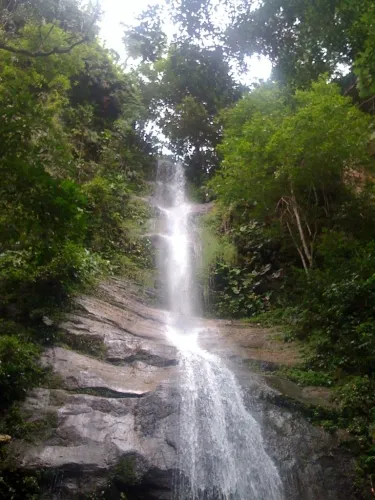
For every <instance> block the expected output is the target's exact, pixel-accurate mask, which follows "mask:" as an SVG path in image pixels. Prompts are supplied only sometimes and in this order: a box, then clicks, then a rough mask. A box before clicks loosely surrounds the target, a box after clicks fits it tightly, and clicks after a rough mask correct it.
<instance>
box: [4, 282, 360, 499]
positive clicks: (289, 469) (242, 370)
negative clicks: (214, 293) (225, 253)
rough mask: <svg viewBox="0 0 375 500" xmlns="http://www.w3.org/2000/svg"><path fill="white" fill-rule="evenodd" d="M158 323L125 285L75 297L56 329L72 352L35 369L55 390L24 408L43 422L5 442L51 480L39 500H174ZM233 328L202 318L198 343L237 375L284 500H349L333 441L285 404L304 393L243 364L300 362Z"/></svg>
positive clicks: (170, 420)
mask: <svg viewBox="0 0 375 500" xmlns="http://www.w3.org/2000/svg"><path fill="white" fill-rule="evenodd" d="M164 322H165V313H164V312H163V311H160V310H156V309H152V308H149V307H147V306H145V305H143V304H141V303H140V302H138V301H137V300H136V299H135V298H134V297H133V296H132V294H131V291H130V289H129V287H128V286H127V285H126V284H124V283H122V282H121V281H113V282H111V283H106V284H103V285H102V286H101V287H100V290H99V293H98V296H96V297H81V298H80V299H79V300H78V301H77V310H76V311H75V312H74V314H71V315H70V316H69V317H67V318H66V320H65V321H64V322H63V323H62V324H61V328H62V329H63V330H64V331H65V334H66V338H67V339H69V342H70V345H71V346H72V347H73V346H78V347H79V350H80V352H75V351H74V350H72V349H68V348H65V347H64V348H63V347H55V348H52V349H48V350H47V351H46V352H45V354H44V357H43V363H44V364H45V365H46V366H49V367H51V368H52V369H53V371H54V372H55V374H56V383H55V386H56V388H40V389H35V390H34V391H32V392H31V393H30V394H29V397H28V398H27V400H26V402H25V405H24V410H25V414H26V415H27V416H28V418H29V419H30V421H34V422H37V421H41V422H47V424H48V425H46V426H45V428H43V430H42V431H41V432H40V433H39V435H35V436H34V439H33V441H32V442H23V441H14V442H13V443H12V444H11V446H12V448H13V450H14V452H15V453H16V454H17V455H18V456H20V457H21V459H20V460H21V463H20V466H21V467H22V468H24V469H27V470H43V471H44V472H46V471H47V472H48V471H49V478H51V477H52V478H53V479H52V480H51V479H49V480H48V481H46V486H45V492H44V497H43V498H45V499H48V500H65V499H66V500H70V499H72V500H73V499H84V498H90V496H89V495H91V494H92V493H94V492H98V491H102V490H103V489H105V488H107V487H108V484H113V485H115V486H116V488H117V489H116V491H117V492H118V491H119V490H120V491H126V492H127V495H128V498H129V499H130V498H137V499H143V498H144V499H165V500H167V499H171V498H172V497H173V495H172V483H173V477H175V474H176V470H177V467H178V456H177V449H178V422H179V415H178V412H179V406H180V396H179V391H178V376H177V375H178V366H176V365H177V363H178V361H177V360H178V356H177V352H176V349H175V347H174V346H172V345H170V343H169V341H168V339H167V338H166V337H165V335H164ZM240 330H241V331H240ZM240 330H239V325H238V324H231V323H230V322H224V321H221V322H220V321H219V322H216V323H214V322H212V321H207V329H206V333H205V335H204V336H203V337H202V343H203V344H204V345H205V346H206V347H207V349H209V350H210V351H211V352H218V353H219V354H220V355H223V356H224V355H225V356H227V359H228V363H230V367H231V369H233V370H234V372H235V373H236V376H237V379H238V380H239V382H240V384H241V386H242V388H243V393H244V400H245V404H246V406H247V408H248V409H249V411H251V413H252V414H253V416H254V417H255V418H256V419H257V420H258V421H259V422H260V424H261V426H262V429H263V437H264V441H265V445H266V448H267V451H268V453H269V455H270V456H271V457H272V458H273V460H274V461H275V463H276V464H277V466H278V468H279V470H280V475H281V477H282V479H283V481H284V489H285V500H352V499H354V496H353V494H352V493H351V491H352V490H351V476H352V472H353V464H352V461H351V459H350V457H348V456H346V455H345V453H344V452H343V451H342V450H341V449H340V448H339V445H338V441H337V439H336V438H334V437H332V436H330V435H328V434H327V433H325V432H324V431H323V430H322V429H320V428H318V427H313V426H312V425H310V424H309V423H308V422H307V421H306V420H304V418H302V416H301V415H299V413H298V412H296V411H295V410H291V409H290V408H288V407H287V405H286V404H284V403H283V402H284V399H285V398H286V396H285V394H284V392H285V391H286V390H287V391H289V394H287V396H288V397H293V398H295V399H296V400H297V401H299V403H301V401H302V402H304V401H305V399H304V398H307V397H308V396H307V395H306V394H305V393H303V394H302V393H301V390H300V389H299V388H297V386H295V387H290V385H288V384H287V385H285V384H284V383H276V382H275V380H271V379H270V380H268V379H267V377H266V376H264V375H262V374H255V373H253V372H252V371H251V370H249V368H248V365H249V362H248V360H249V359H251V360H252V361H254V359H255V360H259V362H261V363H275V362H277V360H278V359H281V360H282V362H285V361H286V360H287V359H289V360H291V363H292V362H294V361H295V359H296V356H293V355H292V353H291V352H289V351H286V350H285V348H284V346H281V347H279V348H278V347H277V344H276V343H275V342H274V341H273V340H272V339H271V336H270V334H269V333H267V332H266V331H261V330H260V329H254V328H250V327H247V330H246V329H244V328H243V326H242V327H241V328H240ZM249 339H250V340H249ZM231 341H232V345H231ZM233 341H234V344H233ZM85 349H86V350H87V352H88V354H87V353H85V352H84V351H85ZM278 349H279V350H280V352H278ZM288 349H289V347H288ZM269 382H272V384H270V383H269ZM301 398H302V399H301ZM285 401H286V399H285ZM312 402H313V401H312ZM117 494H118V493H117ZM118 495H119V494H118ZM99 498H100V497H99ZM108 498H113V499H114V500H115V499H116V498H119V496H116V494H115V493H114V494H113V495H111V494H110V496H109V497H108ZM241 500H242V499H241ZM243 500H246V499H243Z"/></svg>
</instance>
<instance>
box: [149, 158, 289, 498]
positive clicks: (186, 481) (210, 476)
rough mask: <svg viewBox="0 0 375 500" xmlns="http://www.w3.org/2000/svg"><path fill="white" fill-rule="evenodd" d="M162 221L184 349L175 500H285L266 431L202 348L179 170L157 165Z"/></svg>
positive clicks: (176, 332)
mask: <svg viewBox="0 0 375 500" xmlns="http://www.w3.org/2000/svg"><path fill="white" fill-rule="evenodd" d="M158 200H159V208H160V211H161V214H162V217H163V218H164V219H165V221H164V227H165V231H166V233H165V241H166V243H167V244H166V245H165V246H164V262H163V263H162V264H161V272H162V273H163V274H165V275H166V276H165V277H166V280H167V295H168V304H169V309H170V322H169V326H168V332H167V333H168V336H169V337H170V339H171V341H172V342H173V343H174V344H175V345H176V347H177V348H178V350H179V368H180V379H181V383H180V392H181V407H180V440H179V450H178V452H179V476H178V478H176V486H175V492H174V493H175V498H176V500H282V499H283V494H282V484H281V480H280V477H279V474H278V472H277V469H276V467H275V465H274V464H273V462H272V460H271V459H270V457H269V456H268V455H267V453H266V451H265V449H264V444H263V439H262V435H261V429H260V426H259V424H258V423H257V421H256V420H255V419H254V418H253V416H252V415H251V414H250V413H249V412H248V411H247V410H246V408H245V406H244V403H243V398H242V393H241V389H240V387H239V385H238V383H237V381H236V379H235V377H234V375H233V373H232V372H231V371H230V370H229V369H228V368H227V367H226V365H225V363H224V362H223V361H222V360H221V359H220V358H219V357H218V356H216V355H213V354H211V353H209V352H207V351H205V350H204V349H202V348H200V347H199V332H200V330H201V326H200V325H199V321H198V320H197V318H194V313H195V311H194V307H193V304H194V302H195V300H194V292H195V290H194V287H193V279H192V278H193V274H194V272H193V269H194V268H193V258H192V254H193V252H192V249H193V242H192V241H190V235H191V234H193V231H192V229H191V217H190V215H189V214H190V207H189V204H188V203H187V201H186V199H185V186H184V173H183V169H182V166H181V165H178V164H177V165H172V164H170V163H166V162H162V163H161V164H160V166H159V193H158Z"/></svg>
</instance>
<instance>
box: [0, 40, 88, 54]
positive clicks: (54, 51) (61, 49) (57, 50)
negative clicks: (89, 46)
mask: <svg viewBox="0 0 375 500" xmlns="http://www.w3.org/2000/svg"><path fill="white" fill-rule="evenodd" d="M88 40H89V37H88V36H85V37H83V38H81V39H80V40H77V41H76V42H75V43H72V44H71V45H69V47H55V48H53V49H51V50H47V51H42V50H37V51H35V52H33V51H31V50H27V49H17V48H16V47H12V46H10V45H6V44H5V43H2V42H0V49H2V50H6V51H7V52H12V54H19V55H23V56H28V57H48V56H52V55H53V54H69V52H71V51H72V50H73V49H74V47H77V46H78V45H82V44H83V43H85V42H87V41H88Z"/></svg>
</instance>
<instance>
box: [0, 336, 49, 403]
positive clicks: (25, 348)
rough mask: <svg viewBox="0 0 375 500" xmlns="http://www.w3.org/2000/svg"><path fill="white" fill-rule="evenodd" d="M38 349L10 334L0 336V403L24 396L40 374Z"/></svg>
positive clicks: (39, 377)
mask: <svg viewBox="0 0 375 500" xmlns="http://www.w3.org/2000/svg"><path fill="white" fill-rule="evenodd" d="M39 353H40V351H39V349H38V347H37V346H36V345H35V344H32V343H31V342H25V340H21V339H18V338H17V337H15V336H12V335H2V336H0V390H1V399H2V400H1V405H2V406H4V405H5V406H6V405H8V404H9V403H10V402H11V401H14V400H15V399H21V398H23V397H24V396H25V392H26V391H27V389H30V388H31V387H33V386H34V385H35V384H36V383H37V382H39V380H40V379H41V376H42V373H43V371H42V369H41V368H40V367H39V365H38V358H39Z"/></svg>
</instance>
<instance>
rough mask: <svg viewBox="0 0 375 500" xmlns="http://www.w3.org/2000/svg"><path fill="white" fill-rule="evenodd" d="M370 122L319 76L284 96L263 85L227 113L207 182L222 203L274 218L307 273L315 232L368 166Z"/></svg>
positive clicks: (265, 218) (266, 218)
mask: <svg viewBox="0 0 375 500" xmlns="http://www.w3.org/2000/svg"><path fill="white" fill-rule="evenodd" d="M369 121H370V118H369V117H368V116H366V115H365V114H364V113H362V112H361V111H359V110H357V109H356V108H355V107H354V106H352V104H351V100H350V98H347V97H343V96H341V95H340V92H339V88H338V87H337V86H335V85H332V84H327V83H325V82H324V80H320V81H318V82H317V83H314V84H313V86H312V88H311V89H310V90H305V91H297V92H296V94H295V96H289V97H287V96H286V95H285V94H284V93H283V92H282V91H281V90H279V89H278V88H277V87H276V88H275V87H273V86H269V87H268V88H267V87H262V88H260V89H258V90H256V91H254V92H252V93H251V94H249V95H248V96H247V97H246V98H244V99H243V100H242V101H241V102H239V103H238V104H237V106H236V107H235V108H234V109H233V110H230V111H228V112H227V113H226V117H225V123H226V126H225V128H224V141H223V144H222V145H221V146H220V149H221V152H222V153H223V156H224V161H223V166H222V168H221V169H220V170H219V172H218V173H217V174H216V176H215V178H214V179H213V181H212V186H213V188H214V190H215V192H216V194H217V195H218V197H219V199H220V200H222V201H223V202H224V203H225V204H227V205H230V204H231V203H234V204H239V205H244V206H247V207H252V209H253V213H254V214H257V217H259V219H260V220H261V221H262V222H264V221H268V223H277V225H278V226H279V227H280V228H281V230H282V234H284V235H285V237H286V238H288V237H289V238H290V241H291V243H292V244H293V245H294V247H295V250H296V252H298V255H299V257H300V259H301V263H302V265H303V267H304V269H305V270H306V271H308V269H309V268H311V267H312V266H313V265H314V254H315V243H316V239H317V236H318V235H319V234H320V233H321V231H322V228H323V227H329V225H330V224H331V222H332V219H333V218H334V214H335V213H337V212H338V211H339V210H340V209H339V207H340V206H341V204H345V203H346V202H347V200H348V199H349V198H350V196H351V194H352V195H355V191H354V190H353V187H352V186H351V183H350V177H351V174H352V173H353V172H361V171H362V169H363V168H366V166H367V165H368V164H369V157H368V149H367V146H368V138H369V133H368V127H369Z"/></svg>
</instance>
